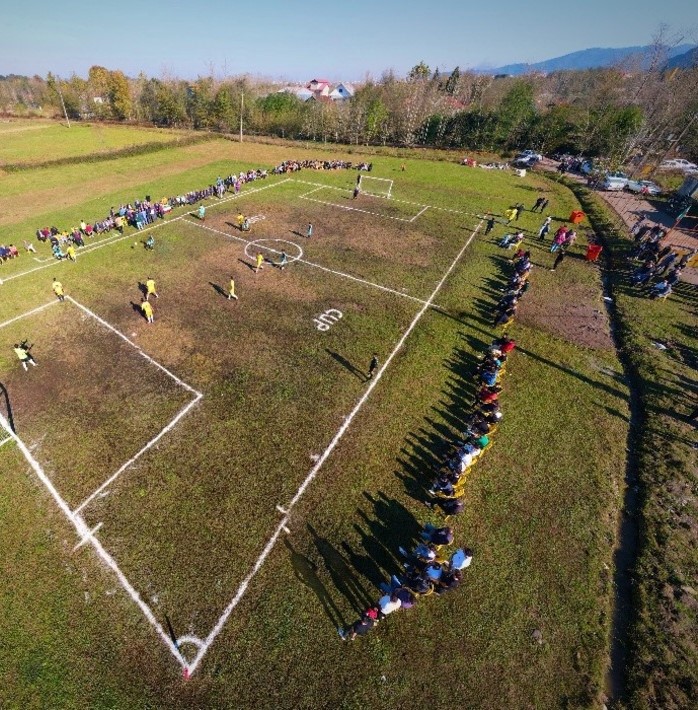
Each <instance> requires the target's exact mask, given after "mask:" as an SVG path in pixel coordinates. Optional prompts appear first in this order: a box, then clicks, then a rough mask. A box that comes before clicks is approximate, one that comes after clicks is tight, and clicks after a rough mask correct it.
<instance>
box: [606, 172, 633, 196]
mask: <svg viewBox="0 0 698 710" xmlns="http://www.w3.org/2000/svg"><path fill="white" fill-rule="evenodd" d="M627 185H628V176H627V175H626V174H625V173H620V172H615V173H606V175H604V179H603V181H602V183H601V189H602V190H610V191H615V190H625V188H626V186H627Z"/></svg>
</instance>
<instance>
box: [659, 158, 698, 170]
mask: <svg viewBox="0 0 698 710" xmlns="http://www.w3.org/2000/svg"><path fill="white" fill-rule="evenodd" d="M659 169H660V170H679V171H681V172H682V173H689V172H693V171H696V170H698V165H696V164H695V163H691V162H690V161H689V160H684V159H683V158H672V159H671V160H663V161H662V162H661V163H660V165H659Z"/></svg>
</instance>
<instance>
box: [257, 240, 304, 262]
mask: <svg viewBox="0 0 698 710" xmlns="http://www.w3.org/2000/svg"><path fill="white" fill-rule="evenodd" d="M270 244H289V245H290V246H292V247H293V248H294V249H295V250H296V254H295V255H291V254H289V253H288V251H286V250H285V249H284V250H283V251H286V256H287V257H288V263H289V264H290V263H291V262H293V261H298V260H299V259H302V258H303V250H302V249H301V247H300V245H298V244H296V243H295V242H291V241H289V240H288V239H255V240H254V241H252V242H248V243H247V244H245V256H246V257H247V258H248V259H254V257H255V255H254V254H250V252H249V251H248V249H250V248H251V247H256V248H257V249H258V250H260V251H268V252H271V253H272V254H281V251H282V250H281V249H275V248H274V247H273V246H268V245H270ZM289 251H290V250H289Z"/></svg>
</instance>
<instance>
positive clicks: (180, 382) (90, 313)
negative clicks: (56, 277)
mask: <svg viewBox="0 0 698 710" xmlns="http://www.w3.org/2000/svg"><path fill="white" fill-rule="evenodd" d="M65 298H66V300H67V301H70V302H71V303H72V304H74V305H76V306H77V307H78V308H79V309H80V310H81V311H84V312H85V313H87V315H88V316H91V317H92V318H94V319H95V320H96V321H97V322H98V323H100V324H101V325H103V326H104V327H105V328H107V329H108V330H111V332H112V333H115V334H116V335H118V336H119V337H120V338H121V339H122V340H124V341H126V342H127V343H128V344H129V345H130V346H131V347H132V348H134V349H135V350H137V351H138V354H139V355H140V356H141V357H144V358H145V359H146V360H147V361H148V362H149V363H150V364H151V365H155V367H157V368H158V369H159V370H162V371H163V372H164V373H165V374H166V375H168V376H169V377H171V378H172V379H173V380H174V381H175V382H176V383H177V384H178V385H179V386H180V387H183V388H184V389H185V390H187V392H191V393H192V394H193V395H196V396H197V397H199V398H201V397H203V395H202V394H201V392H199V391H198V390H195V389H194V388H193V387H191V386H190V385H188V384H187V383H186V382H184V381H183V380H180V379H179V377H177V375H175V374H174V373H173V372H170V371H169V370H168V369H167V368H166V367H165V366H164V365H161V364H160V363H159V362H158V361H157V360H153V358H152V357H150V355H148V354H147V353H145V352H144V351H143V350H142V349H141V347H140V345H137V344H136V343H134V342H133V340H131V339H130V338H128V337H127V336H125V335H124V334H123V333H122V332H121V331H120V330H117V329H116V328H115V327H114V326H113V325H111V323H107V321H105V320H104V318H100V317H99V316H98V315H97V314H96V313H95V312H94V311H91V310H90V309H89V308H88V307H87V306H83V305H82V303H79V302H78V301H76V300H75V299H74V298H72V297H71V296H66V297H65Z"/></svg>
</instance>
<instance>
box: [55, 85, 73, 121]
mask: <svg viewBox="0 0 698 710" xmlns="http://www.w3.org/2000/svg"><path fill="white" fill-rule="evenodd" d="M56 89H58V95H59V96H60V97H61V106H63V115H64V116H65V120H66V122H67V123H68V128H70V119H69V118H68V112H67V111H66V110H65V101H63V92H62V91H61V77H60V76H58V75H56Z"/></svg>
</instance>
